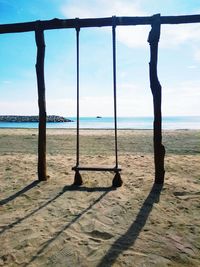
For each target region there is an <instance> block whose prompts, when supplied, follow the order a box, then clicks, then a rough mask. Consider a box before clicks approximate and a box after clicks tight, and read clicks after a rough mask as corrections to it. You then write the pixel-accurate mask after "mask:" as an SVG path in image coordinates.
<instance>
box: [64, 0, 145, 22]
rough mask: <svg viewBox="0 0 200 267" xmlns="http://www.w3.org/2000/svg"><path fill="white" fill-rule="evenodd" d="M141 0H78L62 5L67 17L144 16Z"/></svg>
mask: <svg viewBox="0 0 200 267" xmlns="http://www.w3.org/2000/svg"><path fill="white" fill-rule="evenodd" d="M139 2H140V1H130V0H115V1H108V0H88V1H82V0H76V1H70V2H68V3H65V4H64V5H63V6H62V7H61V12H62V14H63V15H64V16H65V17H67V18H75V17H79V18H94V17H106V16H109V17H110V16H114V15H115V16H142V15H144V12H143V11H142V10H141V8H140V6H139Z"/></svg>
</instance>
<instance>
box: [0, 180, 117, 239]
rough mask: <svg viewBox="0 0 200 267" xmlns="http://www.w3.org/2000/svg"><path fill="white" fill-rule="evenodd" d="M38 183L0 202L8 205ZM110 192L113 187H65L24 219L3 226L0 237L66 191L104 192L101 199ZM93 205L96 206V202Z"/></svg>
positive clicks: (36, 182)
mask: <svg viewBox="0 0 200 267" xmlns="http://www.w3.org/2000/svg"><path fill="white" fill-rule="evenodd" d="M38 183H39V181H35V182H33V183H31V184H30V185H28V186H26V187H25V188H24V189H22V190H20V191H19V192H17V193H15V194H14V195H12V196H10V197H8V198H6V199H4V200H2V201H4V205H5V204H6V203H8V202H9V201H11V200H13V199H15V198H16V197H18V196H20V195H21V194H23V193H24V192H27V191H28V190H30V189H31V188H33V187H34V186H36V184H38ZM112 190H116V188H114V187H87V186H82V187H79V186H76V185H67V186H64V187H63V189H62V190H61V191H60V192H59V193H58V194H57V195H56V196H55V197H53V198H52V199H50V200H48V201H47V202H45V203H43V204H42V205H41V206H39V207H38V208H37V209H35V210H33V211H31V212H30V213H28V214H26V215H25V216H24V217H21V218H19V219H17V220H16V221H14V222H12V223H10V224H8V225H5V226H3V227H2V229H1V230H0V235H1V234H3V233H4V232H6V231H7V230H9V229H11V228H13V227H15V226H16V225H18V224H20V223H22V222H23V221H24V220H26V219H28V218H30V217H31V216H33V215H34V214H35V213H37V212H39V211H40V210H41V209H43V208H45V207H46V206H47V205H49V204H50V203H51V202H53V201H55V200H56V199H57V198H59V197H60V196H62V195H63V194H64V193H65V192H67V191H85V192H104V193H103V194H102V197H103V196H104V195H106V194H107V193H108V192H110V191H112ZM102 197H101V198H102ZM101 198H100V199H101ZM100 199H99V200H100ZM99 200H98V201H99ZM98 201H97V202H98ZM5 202H6V203H5ZM94 204H96V202H95V203H94ZM90 206H91V207H92V206H93V204H92V205H90ZM90 206H89V207H90Z"/></svg>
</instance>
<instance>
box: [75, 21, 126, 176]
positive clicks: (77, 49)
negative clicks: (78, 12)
mask: <svg viewBox="0 0 200 267" xmlns="http://www.w3.org/2000/svg"><path fill="white" fill-rule="evenodd" d="M76 20H77V22H76V23H77V25H76V86H77V88H76V90H77V127H76V131H77V132H76V166H75V167H73V168H72V169H73V170H75V171H77V170H88V171H92V170H97V171H101V170H102V171H114V172H116V173H117V172H119V171H120V170H121V169H120V168H119V167H118V147H117V101H116V97H117V94H116V17H115V16H114V17H113V24H112V49H113V94H114V139H115V164H116V165H115V167H114V168H107V167H80V166H79V158H80V155H79V154H80V153H79V152H80V151H79V145H80V142H79V134H80V131H79V127H80V125H79V121H80V114H79V103H80V99H79V97H80V96H79V55H80V53H79V33H80V26H79V19H78V18H77V19H76Z"/></svg>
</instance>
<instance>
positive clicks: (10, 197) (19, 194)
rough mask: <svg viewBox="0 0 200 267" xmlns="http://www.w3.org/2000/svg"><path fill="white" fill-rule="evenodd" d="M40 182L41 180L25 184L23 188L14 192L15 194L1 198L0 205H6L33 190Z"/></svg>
mask: <svg viewBox="0 0 200 267" xmlns="http://www.w3.org/2000/svg"><path fill="white" fill-rule="evenodd" d="M39 183H40V181H39V180H36V181H33V182H32V183H30V184H29V185H27V186H25V187H24V188H23V189H21V190H20V191H18V192H16V193H14V194H13V195H11V196H9V197H7V198H4V199H1V200H0V205H2V206H3V205H5V204H7V203H9V202H10V201H12V200H14V199H15V198H17V197H20V196H21V195H22V194H24V193H26V192H27V191H29V190H31V189H32V188H34V187H35V186H36V185H38V184H39Z"/></svg>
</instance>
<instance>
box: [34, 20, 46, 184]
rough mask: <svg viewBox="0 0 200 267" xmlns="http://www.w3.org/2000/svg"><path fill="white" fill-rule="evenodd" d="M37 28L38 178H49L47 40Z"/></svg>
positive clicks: (43, 179)
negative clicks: (45, 61) (45, 67)
mask: <svg viewBox="0 0 200 267" xmlns="http://www.w3.org/2000/svg"><path fill="white" fill-rule="evenodd" d="M39 23H40V22H38V26H37V28H36V30H35V40H36V45H37V62H36V74H37V86H38V107H39V135H38V179H39V180H40V181H46V180H47V174H46V101H45V81H44V57H45V41H44V31H43V29H42V28H41V27H40V25H39Z"/></svg>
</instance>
